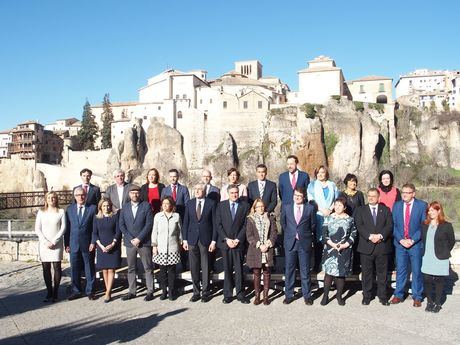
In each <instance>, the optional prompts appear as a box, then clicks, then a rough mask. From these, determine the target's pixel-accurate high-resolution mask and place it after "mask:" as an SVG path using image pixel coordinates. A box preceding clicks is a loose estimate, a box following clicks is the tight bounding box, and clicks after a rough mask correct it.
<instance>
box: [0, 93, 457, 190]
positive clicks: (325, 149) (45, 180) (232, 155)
mask: <svg viewBox="0 0 460 345" xmlns="http://www.w3.org/2000/svg"><path fill="white" fill-rule="evenodd" d="M206 126H208V125H207V124H206V123H200V125H199V126H198V127H199V129H200V130H196V128H195V127H193V126H191V127H190V130H189V131H187V129H184V128H183V129H182V131H183V132H184V133H181V132H179V131H178V130H176V129H173V128H171V127H169V126H167V125H165V124H164V122H163V121H161V120H158V119H152V121H151V125H150V127H149V128H148V130H147V131H144V130H143V128H142V126H141V123H139V122H138V123H134V124H133V126H132V128H130V129H128V130H126V131H125V136H124V140H122V141H121V142H120V144H119V145H118V147H115V148H113V149H112V150H111V151H110V153H109V152H108V151H107V152H105V151H104V152H103V151H96V152H89V153H88V152H86V153H85V152H81V154H86V155H85V157H83V156H82V157H80V156H79V154H80V152H72V154H70V153H68V154H67V155H66V159H64V160H63V167H58V166H49V167H50V169H48V168H46V167H45V165H44V164H38V165H37V166H36V167H34V166H33V164H31V163H30V162H25V161H21V160H4V161H2V164H0V178H1V179H2V181H9V183H2V184H0V192H7V191H30V190H40V189H48V190H49V189H50V188H51V187H54V188H55V189H60V188H63V187H62V186H61V184H62V183H61V184H59V183H58V184H59V186H58V185H57V184H56V183H57V182H58V180H59V181H60V182H62V181H61V180H62V179H61V178H58V177H59V176H65V177H66V178H67V179H68V180H69V181H67V180H66V181H67V182H66V183H65V185H66V186H69V187H71V186H73V185H76V184H78V183H79V171H80V169H81V168H83V167H88V168H90V169H93V170H94V171H95V176H94V182H95V183H97V184H100V185H101V186H102V188H103V189H104V188H105V187H106V186H107V185H108V184H111V183H112V172H113V171H114V170H115V169H118V168H121V169H123V170H125V171H126V172H127V175H128V177H129V179H130V180H131V181H134V182H135V183H138V184H143V183H144V182H145V175H146V173H147V170H148V169H150V168H152V167H156V168H157V169H158V170H159V171H160V175H161V180H162V181H163V182H166V183H167V180H168V179H167V172H168V170H169V169H170V168H176V169H178V170H179V171H181V172H182V173H183V178H182V179H181V180H182V182H184V183H187V184H188V185H192V184H193V183H195V182H197V181H199V179H200V176H201V169H202V168H207V169H210V170H211V171H212V173H213V176H214V183H215V184H217V185H222V184H224V183H226V182H227V176H226V170H227V169H228V168H230V167H233V166H235V167H237V168H238V169H239V170H240V172H241V176H242V182H245V183H247V182H248V181H249V180H252V179H254V178H255V166H256V165H257V164H258V163H265V164H266V165H267V166H268V169H269V176H268V177H269V179H272V180H277V176H278V175H279V174H280V173H281V172H283V171H285V169H286V157H287V156H288V155H289V154H295V155H297V156H298V157H299V160H300V167H301V169H302V170H305V171H307V172H308V173H309V174H310V175H313V171H314V170H315V168H317V167H318V166H320V165H327V166H328V167H329V169H330V176H331V178H332V179H333V180H334V181H336V182H338V185H339V188H342V187H343V185H342V183H341V181H342V180H343V178H344V176H345V175H346V174H347V173H349V172H350V173H354V174H356V175H357V176H358V178H359V181H360V186H361V188H366V186H368V185H372V184H375V183H376V177H377V175H378V171H379V170H380V169H384V168H385V169H395V170H396V172H397V175H398V176H401V179H402V180H403V182H405V181H406V180H411V179H413V178H414V177H417V178H418V181H421V182H423V183H425V182H426V183H429V181H430V178H431V181H432V182H433V181H435V180H434V178H433V176H431V177H430V171H432V170H433V169H434V168H435V169H437V171H436V178H437V181H438V182H437V183H438V184H439V169H444V172H445V171H447V168H454V169H458V170H460V114H459V113H455V112H452V113H441V114H432V113H430V112H428V111H424V112H422V111H419V110H417V109H416V108H413V107H410V106H401V107H400V108H399V109H398V110H397V111H396V112H395V111H394V108H393V107H392V106H391V105H375V104H363V103H361V102H350V101H347V100H343V99H340V100H331V101H330V102H329V104H327V105H326V106H319V105H303V106H300V107H295V106H288V107H283V108H273V109H271V110H270V111H269V112H268V113H267V114H265V116H264V117H258V118H256V119H251V121H243V120H241V119H239V120H238V121H235V122H234V123H232V126H224V125H221V126H217V127H216V126H214V127H213V128H212V130H211V129H210V128H207V127H206ZM209 126H210V124H209ZM210 132H212V134H213V135H212V140H207V139H208V137H209V135H210V134H209V133H210ZM250 133H252V134H251V135H250ZM249 135H250V136H251V137H250V138H248V137H249ZM245 138H248V140H246V139H245ZM86 156H88V157H86ZM89 156H91V157H92V158H91V157H89ZM93 156H94V157H93ZM97 157H100V159H99V160H98V164H94V161H95V159H96V158H97ZM106 157H108V158H106ZM90 158H91V159H90ZM91 162H93V163H91ZM99 162H100V163H99ZM104 162H105V163H104ZM51 167H52V169H51ZM400 167H402V168H400ZM59 169H61V170H62V173H59V171H58V170H59ZM71 169H73V170H75V171H71V172H70V170H71ZM398 169H399V170H398ZM404 169H405V172H404V174H403V170H404ZM37 170H39V171H40V172H38V171H37ZM51 172H52V173H51ZM10 182H11V183H10Z"/></svg>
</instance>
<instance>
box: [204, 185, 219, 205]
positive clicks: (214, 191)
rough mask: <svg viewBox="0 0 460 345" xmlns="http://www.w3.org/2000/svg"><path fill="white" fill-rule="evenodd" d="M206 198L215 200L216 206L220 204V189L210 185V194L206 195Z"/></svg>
mask: <svg viewBox="0 0 460 345" xmlns="http://www.w3.org/2000/svg"><path fill="white" fill-rule="evenodd" d="M206 197H207V198H209V199H211V200H214V201H215V202H216V204H218V203H219V202H220V189H219V188H217V187H216V186H213V185H212V184H210V185H209V191H208V194H206Z"/></svg>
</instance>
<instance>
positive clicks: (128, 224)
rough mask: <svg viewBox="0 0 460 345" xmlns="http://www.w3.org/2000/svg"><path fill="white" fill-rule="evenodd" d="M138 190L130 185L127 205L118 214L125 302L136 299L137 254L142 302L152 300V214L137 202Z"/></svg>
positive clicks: (145, 202)
mask: <svg viewBox="0 0 460 345" xmlns="http://www.w3.org/2000/svg"><path fill="white" fill-rule="evenodd" d="M139 191H140V188H139V186H136V185H131V186H130V190H129V198H130V200H131V201H130V202H129V203H127V204H125V205H124V206H123V208H122V209H121V210H120V211H119V212H120V216H119V217H120V218H119V224H120V230H121V232H122V233H123V241H124V245H125V247H126V261H127V262H128V285H129V290H128V293H127V294H126V295H125V296H123V297H122V300H123V301H127V300H130V299H133V298H135V297H136V270H137V254H139V257H140V259H141V262H142V265H143V266H144V272H145V285H146V286H147V295H146V296H145V297H144V301H146V302H148V301H151V300H152V299H153V262H152V242H151V237H152V228H153V213H152V208H151V207H150V204H149V203H148V202H147V201H142V202H141V201H140V193H139Z"/></svg>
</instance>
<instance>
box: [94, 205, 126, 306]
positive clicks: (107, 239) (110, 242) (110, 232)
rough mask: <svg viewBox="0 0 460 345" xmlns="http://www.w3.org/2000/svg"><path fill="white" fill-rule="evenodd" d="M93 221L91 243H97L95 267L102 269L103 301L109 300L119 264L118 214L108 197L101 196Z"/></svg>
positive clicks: (119, 232)
mask: <svg viewBox="0 0 460 345" xmlns="http://www.w3.org/2000/svg"><path fill="white" fill-rule="evenodd" d="M97 209H98V213H97V214H96V217H94V223H93V243H96V244H97V250H96V268H97V269H98V270H102V274H103V276H104V283H105V298H104V302H105V303H108V302H110V300H111V293H112V285H113V279H114V277H115V270H116V269H117V268H119V267H120V266H121V249H120V242H121V231H120V228H119V227H118V215H117V214H114V213H113V211H112V202H111V201H110V199H107V198H102V199H101V201H99V204H98V205H97Z"/></svg>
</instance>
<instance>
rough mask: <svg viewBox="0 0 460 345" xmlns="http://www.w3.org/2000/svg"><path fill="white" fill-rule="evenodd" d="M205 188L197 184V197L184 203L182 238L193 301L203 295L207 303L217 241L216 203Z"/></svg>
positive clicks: (195, 189)
mask: <svg viewBox="0 0 460 345" xmlns="http://www.w3.org/2000/svg"><path fill="white" fill-rule="evenodd" d="M205 188H206V187H205V185H204V184H201V183H199V184H197V185H196V186H195V187H194V193H195V198H193V199H191V200H189V201H188V202H187V204H186V205H185V216H184V224H183V226H182V238H183V248H184V249H185V250H186V251H188V255H189V260H190V272H191V274H192V283H193V296H192V297H191V298H190V302H196V301H198V300H199V299H200V298H201V301H202V302H205V303H206V302H208V301H209V300H210V298H209V295H210V291H209V268H210V267H209V263H210V262H209V253H212V252H213V251H214V250H215V249H216V241H217V231H216V227H215V215H216V206H217V204H216V202H215V201H213V200H211V199H209V198H207V197H205ZM200 270H201V289H200ZM200 290H201V296H200Z"/></svg>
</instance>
